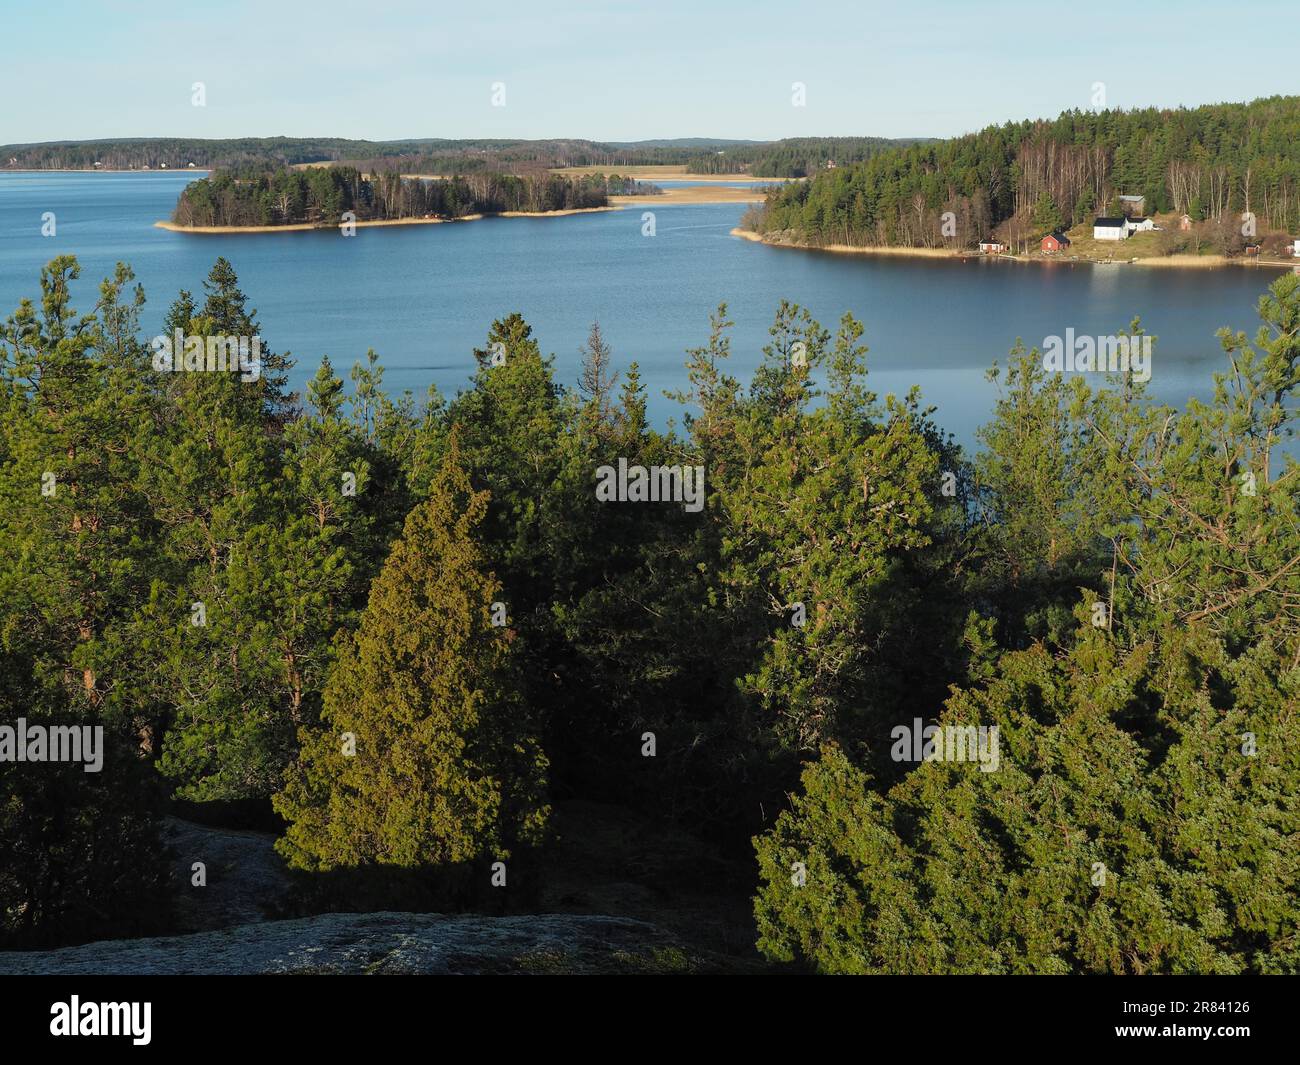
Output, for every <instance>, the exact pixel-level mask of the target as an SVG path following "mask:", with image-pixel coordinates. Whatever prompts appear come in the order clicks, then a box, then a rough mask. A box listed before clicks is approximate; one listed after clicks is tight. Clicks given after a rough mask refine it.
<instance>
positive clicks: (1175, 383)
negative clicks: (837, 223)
mask: <svg viewBox="0 0 1300 1065" xmlns="http://www.w3.org/2000/svg"><path fill="white" fill-rule="evenodd" d="M193 179H194V175H193V174H163V173H148V174H139V173H135V174H75V173H59V174H52V173H47V174H14V173H7V174H0V313H3V314H8V313H9V311H10V310H11V309H12V308H13V307H15V306H16V305H17V303H18V300H19V299H20V298H21V297H22V296H35V295H36V294H37V280H38V277H39V271H40V268H41V266H42V265H43V264H44V263H46V262H47V261H48V260H49V259H51V258H53V257H54V256H55V255H58V254H61V253H68V252H70V253H73V254H75V255H77V257H78V258H79V259H80V261H81V264H82V268H83V269H82V281H81V283H80V289H79V293H80V301H79V303H78V304H77V306H78V307H79V308H81V309H89V307H90V305H91V304H92V303H93V301H94V299H95V293H96V286H97V283H98V281H99V279H100V278H101V277H102V276H104V275H105V274H107V273H108V272H109V271H110V270H111V269H112V266H113V264H114V263H115V262H117V261H118V260H123V261H126V262H128V263H130V264H131V265H132V266H133V267H134V269H135V272H136V275H137V277H138V279H139V280H140V281H141V282H142V283H143V285H144V287H145V292H146V295H147V296H148V297H149V304H148V306H147V308H146V313H145V318H144V324H145V327H146V328H147V329H148V330H149V332H150V333H151V334H152V333H153V332H155V331H157V329H158V328H159V327H160V324H161V320H162V316H163V314H164V313H165V310H166V307H167V305H168V304H169V303H170V302H171V300H172V299H173V298H174V297H175V295H176V292H177V291H178V290H179V289H181V288H187V289H190V290H191V291H194V292H199V291H201V286H202V281H203V278H204V276H205V275H206V274H207V272H208V269H209V268H210V267H211V265H212V262H213V260H214V259H215V258H216V257H217V256H218V255H224V256H225V257H226V258H228V259H229V260H230V261H231V262H232V263H233V264H234V266H235V269H236V271H237V272H238V274H239V277H240V283H241V287H242V288H243V289H244V291H245V292H246V293H247V294H248V295H249V298H250V302H251V304H252V305H253V306H254V307H256V309H257V311H258V314H259V317H260V321H261V325H262V335H263V337H264V338H265V340H266V343H268V344H269V345H270V346H272V347H273V348H274V349H275V350H277V351H286V350H287V351H289V352H291V353H292V354H293V355H294V357H296V358H297V359H298V366H297V368H296V371H295V374H294V378H293V381H294V384H295V385H301V383H302V382H303V381H304V380H305V379H306V378H307V377H308V376H309V375H310V374H311V373H312V372H313V371H314V369H315V367H316V364H317V363H318V361H319V359H320V357H321V355H323V354H328V355H329V356H330V358H331V360H332V361H333V362H334V365H335V367H336V369H338V370H340V371H343V372H344V374H345V376H346V370H347V369H348V368H349V367H350V366H351V365H352V363H353V361H354V360H356V359H358V358H362V357H364V355H365V351H366V348H367V347H374V348H375V350H376V351H377V352H378V353H379V355H380V357H381V359H382V360H383V362H384V364H385V366H386V377H385V383H386V385H387V386H388V387H389V388H390V390H392V391H394V392H399V391H402V390H406V389H411V390H413V391H415V392H416V393H417V394H422V393H423V391H424V390H425V388H426V387H427V386H428V384H429V383H430V382H433V383H435V384H437V386H438V387H439V388H440V389H441V390H442V391H443V392H444V393H445V394H451V393H454V392H455V391H456V390H457V389H458V388H460V387H462V386H463V385H464V384H465V382H466V380H467V379H468V377H469V375H470V374H471V372H472V370H473V365H474V360H473V356H472V354H471V350H472V348H473V347H474V346H475V345H476V344H482V342H483V339H484V336H485V334H486V331H487V328H488V325H489V324H490V323H491V321H492V320H493V319H494V318H499V317H501V316H503V315H505V314H508V313H509V312H511V311H516V310H517V311H520V312H522V313H523V315H524V316H525V317H526V318H527V320H528V321H529V322H530V323H531V324H532V326H533V329H534V332H535V334H536V335H537V336H538V338H539V340H540V342H541V344H542V348H543V350H544V351H547V352H554V353H555V355H556V365H557V370H558V374H559V377H560V379H561V380H562V381H563V382H565V383H566V384H572V383H573V382H574V380H575V378H576V373H577V365H578V360H579V356H578V350H579V348H580V346H581V344H582V342H583V340H584V339H585V337H586V334H587V329H588V327H589V325H590V323H591V321H592V320H593V319H599V321H600V323H601V326H602V328H603V329H604V332H605V336H606V338H607V339H608V340H609V341H610V342H611V343H612V344H613V346H614V349H615V353H616V357H617V359H618V361H619V363H620V364H622V365H626V363H627V362H629V361H631V360H632V359H636V360H637V361H638V362H639V363H640V365H641V372H642V375H643V377H644V379H645V381H646V384H647V387H648V388H649V389H650V390H651V403H652V414H653V416H654V417H655V418H656V420H658V421H659V422H661V423H663V422H666V421H667V419H668V418H670V417H672V416H674V415H675V414H676V413H677V411H678V408H677V406H676V404H673V403H671V402H669V401H667V400H665V399H663V398H662V397H661V395H660V391H661V390H662V389H665V388H678V387H681V385H682V384H683V382H684V378H685V375H684V373H683V372H682V362H683V358H684V351H685V349H686V348H688V347H691V346H695V345H698V344H701V343H703V342H704V341H705V340H706V339H707V337H708V315H709V311H710V310H711V309H712V308H713V307H714V306H716V304H717V303H718V302H719V301H720V300H726V301H727V303H728V304H729V307H730V315H731V317H732V318H733V319H734V320H735V322H736V328H735V329H734V330H733V358H732V363H733V365H732V367H731V372H732V373H733V374H734V375H736V376H737V377H739V378H740V379H741V380H742V381H747V380H748V376H749V373H750V371H752V370H753V368H754V367H755V366H756V365H757V363H758V361H759V358H760V349H761V347H762V345H763V344H764V343H765V341H766V339H767V327H768V326H769V325H770V323H771V319H772V314H773V312H774V310H775V308H776V305H777V302H778V301H779V300H780V299H781V298H782V297H787V298H789V299H792V300H796V301H798V302H800V303H803V304H806V305H807V306H808V307H809V308H810V309H811V310H812V311H813V313H814V314H815V315H816V316H817V317H818V318H819V319H820V320H821V321H822V322H823V324H825V325H827V326H833V325H834V323H835V322H836V321H837V320H838V319H839V316H840V315H841V314H842V313H843V312H844V311H846V310H849V311H852V312H853V313H854V314H855V315H856V316H857V317H858V318H860V319H861V320H862V321H863V322H864V323H865V324H866V328H867V334H866V339H867V342H868V343H869V344H870V347H871V354H870V356H869V359H870V366H871V384H872V387H873V388H874V389H875V390H876V391H877V392H879V393H881V394H882V395H883V394H884V393H886V392H891V391H892V392H903V391H906V389H907V388H908V387H910V386H911V385H913V384H918V385H920V386H921V388H922V391H923V395H924V398H925V399H926V401H927V402H929V403H932V404H934V405H936V406H937V407H938V408H939V413H938V418H939V420H940V422H941V423H942V424H943V425H944V426H945V427H946V428H947V429H949V430H951V431H953V432H955V433H956V434H957V436H958V437H959V439H961V440H963V441H965V442H970V441H971V439H972V434H973V431H974V429H975V427H976V426H977V425H979V424H980V423H981V422H983V421H985V420H986V419H987V417H988V412H989V410H990V408H991V403H992V398H993V390H992V388H991V386H989V385H988V383H987V382H986V381H985V380H984V371H985V369H986V368H987V367H988V366H989V365H990V364H991V363H992V362H993V361H994V360H998V361H1000V362H1005V360H1006V353H1007V350H1008V349H1009V348H1010V347H1011V346H1012V345H1013V344H1014V343H1015V341H1016V338H1017V337H1023V338H1024V339H1025V340H1026V342H1027V343H1029V344H1031V345H1032V344H1039V343H1041V342H1042V339H1043V337H1044V336H1047V335H1049V334H1057V335H1060V334H1064V332H1065V330H1066V328H1067V327H1073V328H1074V329H1075V331H1076V333H1077V334H1109V333H1113V332H1115V331H1116V330H1119V329H1122V328H1124V327H1125V326H1126V325H1127V324H1128V322H1129V321H1130V319H1132V318H1133V317H1134V316H1135V315H1141V317H1142V319H1143V322H1144V324H1145V326H1146V327H1147V329H1148V331H1149V332H1152V333H1154V334H1155V335H1156V336H1157V337H1158V338H1159V341H1158V343H1157V345H1156V351H1155V360H1154V362H1155V367H1154V368H1155V373H1154V378H1153V381H1152V387H1153V389H1154V391H1155V392H1156V394H1157V395H1159V396H1161V397H1162V398H1166V399H1170V400H1173V401H1177V402H1182V401H1184V400H1185V399H1186V398H1187V396H1188V395H1189V394H1197V395H1202V396H1204V395H1206V394H1207V391H1208V388H1209V384H1210V381H1209V375H1210V373H1211V372H1212V371H1213V370H1215V369H1217V368H1218V367H1220V365H1221V364H1222V356H1221V353H1220V349H1219V345H1218V341H1217V340H1216V339H1215V337H1214V331H1215V330H1216V329H1218V328H1219V327H1220V326H1223V325H1231V326H1232V327H1234V328H1244V329H1247V330H1248V331H1253V329H1254V326H1255V323H1256V319H1255V313H1254V305H1255V301H1256V299H1257V298H1258V296H1259V293H1260V292H1261V291H1262V290H1263V289H1264V287H1265V286H1266V285H1267V284H1268V282H1269V281H1270V280H1271V279H1272V278H1273V277H1274V276H1275V274H1276V272H1275V271H1266V270H1252V269H1242V268H1231V269H1223V270H1161V269H1140V268H1125V267H1122V266H1121V267H1115V266H1111V267H1088V266H1070V265H1068V264H1064V263H1062V264H1048V265H1038V264H1016V263H1002V262H967V263H959V262H948V261H931V260H924V259H915V260H908V259H901V258H897V259H895V258H867V257H862V258H859V257H848V256H838V255H829V254H809V253H805V252H798V251H792V250H788V249H779V248H769V247H765V246H762V245H759V244H754V243H751V242H748V241H743V240H739V239H737V238H734V237H731V236H729V230H730V229H731V228H732V227H733V226H734V225H735V224H736V221H737V220H738V219H739V218H740V215H741V214H742V213H743V211H744V205H743V204H727V205H679V206H656V207H655V208H654V211H655V214H656V221H657V234H656V236H655V237H653V238H650V237H644V236H642V235H641V211H640V210H625V211H616V212H609V213H601V214H589V215H574V216H567V217H561V218H542V219H525V218H518V219H488V220H483V221H478V222H470V223H465V224H461V225H435V226H409V227H408V226H395V227H389V228H378V229H359V230H358V231H357V234H356V236H355V237H351V238H344V237H341V236H339V235H338V234H337V233H333V232H327V233H312V232H298V233H283V234H269V235H268V234H251V235H243V236H239V235H235V236H197V235H185V234H179V233H169V232H166V231H165V230H161V229H155V228H153V225H152V223H153V222H154V221H155V220H157V219H160V218H166V217H168V215H169V214H170V213H171V209H172V207H173V206H174V204H175V201H176V196H177V194H178V193H179V191H180V189H181V188H182V187H183V186H184V184H185V183H186V182H188V181H191V180H193ZM46 211H53V212H54V213H55V215H56V217H57V224H58V233H57V236H54V237H42V236H41V216H42V214H43V212H46Z"/></svg>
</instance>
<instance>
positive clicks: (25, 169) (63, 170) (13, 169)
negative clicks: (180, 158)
mask: <svg viewBox="0 0 1300 1065" xmlns="http://www.w3.org/2000/svg"><path fill="white" fill-rule="evenodd" d="M211 173H212V170H211V169H210V168H208V167H204V166H196V167H195V168H194V169H193V170H191V169H190V168H189V167H185V168H184V169H178V170H171V169H169V168H166V167H159V168H158V169H156V170H141V169H140V168H139V167H136V168H135V169H130V168H128V169H126V170H121V169H114V168H112V167H105V166H37V167H30V166H0V174H211Z"/></svg>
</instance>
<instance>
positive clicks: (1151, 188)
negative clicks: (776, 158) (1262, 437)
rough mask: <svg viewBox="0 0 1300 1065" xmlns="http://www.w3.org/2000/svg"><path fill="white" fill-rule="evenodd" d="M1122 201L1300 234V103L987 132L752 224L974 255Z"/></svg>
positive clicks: (1123, 115) (841, 184) (804, 187)
mask: <svg viewBox="0 0 1300 1065" xmlns="http://www.w3.org/2000/svg"><path fill="white" fill-rule="evenodd" d="M1119 195H1139V196H1144V197H1145V198H1146V199H1145V205H1144V210H1145V212H1146V213H1147V214H1151V213H1156V212H1163V211H1179V212H1186V213H1187V214H1189V215H1191V217H1192V218H1193V219H1194V220H1201V219H1214V220H1218V219H1221V218H1223V217H1224V216H1240V215H1241V214H1242V213H1243V212H1246V211H1250V212H1252V213H1253V214H1254V215H1255V218H1256V224H1257V226H1258V227H1259V229H1260V231H1261V232H1262V231H1263V230H1265V229H1268V228H1273V229H1286V230H1297V229H1300V97H1295V96H1289V97H1281V96H1275V97H1271V98H1268V99H1261V100H1255V101H1253V102H1251V103H1247V104H1216V105H1213V106H1207V107H1199V108H1195V109H1192V110H1186V109H1179V110H1174V111H1169V110H1157V109H1155V108H1147V109H1145V110H1140V111H1127V112H1126V111H1102V112H1087V111H1067V112H1065V113H1064V114H1062V115H1061V116H1060V117H1059V118H1058V119H1056V120H1055V121H1053V122H1048V121H1041V120H1037V121H1026V122H1020V123H1008V124H1007V125H1004V126H990V127H989V128H988V129H985V130H983V131H981V132H979V133H973V134H968V135H967V136H964V137H957V138H955V139H951V140H945V141H934V142H929V143H925V144H917V145H914V146H912V147H908V148H903V149H899V150H895V151H889V152H885V153H882V154H879V155H876V156H875V157H873V158H871V159H869V160H867V161H866V162H863V163H859V164H856V165H854V166H851V167H838V168H837V169H835V170H831V171H825V172H823V173H821V174H820V175H818V176H817V177H816V178H815V179H814V180H813V181H811V182H807V183H802V184H799V185H794V186H790V187H787V188H785V189H782V190H780V191H779V192H776V193H774V194H773V195H772V196H771V197H770V198H769V199H768V202H767V204H766V207H765V209H764V210H763V211H762V212H760V213H759V214H758V216H757V218H756V219H754V220H753V222H752V224H753V225H754V226H755V227H756V228H757V229H758V231H759V232H763V233H771V232H777V231H786V232H788V233H789V234H790V236H792V237H793V238H795V239H797V240H801V241H803V242H806V243H810V244H830V243H844V244H859V245H867V244H871V245H910V246H921V247H932V246H939V245H942V244H945V243H953V242H956V243H960V244H973V243H974V242H975V241H977V240H979V239H981V238H983V237H986V236H988V235H990V234H992V233H994V232H995V230H997V231H998V232H999V235H1005V236H1007V237H1010V238H1012V239H1015V238H1017V237H1018V236H1023V234H1022V233H1020V231H1021V230H1030V229H1035V228H1047V227H1048V223H1051V224H1052V225H1056V226H1065V227H1069V226H1071V225H1075V224H1077V223H1079V222H1083V221H1087V220H1088V219H1089V218H1091V217H1092V216H1093V215H1094V214H1101V213H1117V212H1118V206H1117V203H1116V197H1118V196H1119ZM949 211H951V212H952V213H953V216H954V220H955V221H954V226H953V227H950V229H953V230H955V232H948V233H945V232H944V227H943V222H942V216H943V214H944V213H945V212H949ZM999 227H1001V228H999Z"/></svg>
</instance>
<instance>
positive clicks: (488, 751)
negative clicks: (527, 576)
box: [275, 436, 548, 871]
mask: <svg viewBox="0 0 1300 1065" xmlns="http://www.w3.org/2000/svg"><path fill="white" fill-rule="evenodd" d="M486 509H487V495H486V493H483V492H475V491H473V489H472V488H471V486H470V483H469V478H468V476H467V475H466V473H465V471H464V469H463V468H462V466H461V455H460V450H459V446H458V443H457V441H456V438H455V437H454V436H453V438H452V441H451V443H450V447H449V450H448V453H447V457H446V460H445V461H444V464H443V467H442V470H441V471H440V473H439V475H438V477H437V478H436V479H435V480H434V482H433V484H432V485H431V487H430V493H429V498H428V499H427V500H426V501H425V502H423V503H421V504H419V505H418V506H417V507H416V508H415V509H414V510H413V511H412V512H411V514H410V516H409V517H408V518H407V521H406V527H405V529H404V530H403V532H402V536H401V538H400V539H399V540H398V541H397V543H396V544H395V546H394V547H393V550H392V553H391V554H390V555H389V557H388V560H387V561H386V562H385V563H384V567H383V569H382V570H381V571H380V573H379V576H378V577H377V578H376V579H375V583H374V585H373V587H372V589H371V593H370V601H369V603H368V605H367V607H366V610H365V613H364V614H363V615H362V617H361V622H360V626H359V628H358V630H357V633H356V635H355V636H354V637H353V636H348V635H344V636H343V637H341V641H342V643H341V646H340V648H339V660H338V663H337V665H336V666H335V667H334V669H333V671H332V672H331V674H330V678H329V682H328V684H327V686H326V689H325V706H324V711H323V713H322V727H321V728H320V729H317V730H308V731H307V732H305V733H304V735H303V749H302V754H301V757H300V760H299V762H298V763H297V765H296V766H295V767H294V769H293V770H292V771H291V773H290V774H289V778H288V781H287V784H286V786H285V789H284V791H283V792H282V793H281V794H280V795H278V796H277V797H276V800H275V808H276V810H277V811H278V812H279V813H280V814H281V815H282V816H283V817H284V818H285V819H286V820H287V821H289V828H288V831H287V832H286V834H285V836H284V839H283V840H282V841H281V843H280V849H281V851H282V853H284V855H285V857H286V858H287V859H288V860H289V862H290V864H291V865H293V866H295V867H298V868H302V869H307V870H322V871H324V870H331V869H337V868H348V867H353V866H365V865H372V864H374V865H394V866H401V867H419V866H438V865H444V864H450V863H458V862H466V861H469V860H472V859H474V858H476V857H479V856H486V857H491V858H493V859H502V858H506V857H508V856H509V855H510V852H511V848H512V847H514V846H516V845H520V844H522V845H529V844H536V843H538V842H540V841H541V839H542V834H543V831H544V828H545V824H546V819H547V814H548V808H547V807H546V805H545V804H544V802H543V797H542V796H543V791H544V785H545V769H546V759H545V757H544V756H543V755H542V753H541V750H540V748H539V747H538V745H537V743H536V741H535V740H534V739H533V738H532V731H531V729H530V727H529V724H528V715H527V712H526V708H525V707H524V705H523V702H522V700H521V699H520V698H519V693H518V688H517V678H516V677H514V676H513V668H514V665H513V663H512V661H511V654H510V649H509V638H510V637H509V633H508V632H507V631H506V630H504V629H502V628H500V627H494V626H493V625H492V619H491V606H492V603H493V602H496V601H498V599H497V597H498V595H499V592H500V585H499V584H498V583H497V581H496V580H495V578H494V577H492V575H491V574H490V573H487V572H485V570H484V568H483V559H482V555H481V552H480V549H479V547H478V546H477V544H476V543H475V539H474V537H475V530H476V528H477V526H478V525H479V523H480V522H481V521H482V520H483V516H484V513H485V511H486ZM353 743H354V744H355V750H354V751H351V750H349V745H350V744H353Z"/></svg>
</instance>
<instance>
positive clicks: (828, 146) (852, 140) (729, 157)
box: [686, 137, 928, 178]
mask: <svg viewBox="0 0 1300 1065" xmlns="http://www.w3.org/2000/svg"><path fill="white" fill-rule="evenodd" d="M924 143H928V142H926V141H923V140H918V139H915V138H905V139H897V140H891V139H889V138H887V137H792V138H790V139H789V140H783V141H775V142H773V143H771V144H754V145H741V146H739V147H736V148H728V149H725V150H722V151H715V152H711V153H709V154H707V155H701V156H700V157H698V158H695V159H692V160H691V161H690V162H689V163H688V164H687V166H686V168H687V170H689V171H690V172H691V173H692V174H734V173H738V172H742V171H743V172H744V173H747V174H753V175H754V176H755V177H779V178H799V177H807V176H808V175H809V174H815V173H817V172H818V171H819V170H825V169H826V167H827V164H828V163H834V164H835V165H836V166H837V167H840V166H844V165H845V164H847V163H860V162H863V161H864V160H867V159H874V158H875V157H876V156H878V155H880V154H881V153H883V152H887V151H890V150H892V149H895V148H903V147H908V146H910V145H913V144H924Z"/></svg>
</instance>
